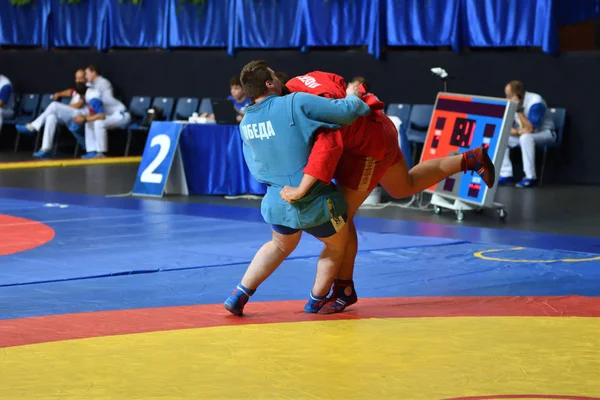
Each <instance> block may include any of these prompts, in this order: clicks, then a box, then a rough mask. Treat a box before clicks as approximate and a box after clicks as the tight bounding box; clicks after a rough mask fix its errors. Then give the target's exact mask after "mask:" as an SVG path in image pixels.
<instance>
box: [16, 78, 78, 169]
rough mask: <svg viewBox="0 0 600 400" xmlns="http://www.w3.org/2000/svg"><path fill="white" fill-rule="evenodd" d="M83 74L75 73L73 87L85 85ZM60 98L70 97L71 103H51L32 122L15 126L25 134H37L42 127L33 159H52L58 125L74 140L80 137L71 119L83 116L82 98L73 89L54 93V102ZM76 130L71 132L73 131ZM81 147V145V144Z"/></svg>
mask: <svg viewBox="0 0 600 400" xmlns="http://www.w3.org/2000/svg"><path fill="white" fill-rule="evenodd" d="M85 83H86V80H85V72H84V70H83V69H78V70H77V71H76V72H75V85H76V86H77V85H78V84H79V85H81V84H85ZM62 97H70V98H71V101H70V102H69V104H68V105H67V104H63V103H61V102H58V101H53V102H52V103H50V104H49V105H48V107H46V109H45V110H44V112H42V113H41V114H40V116H39V117H37V118H36V119H35V120H34V121H33V122H31V123H29V124H26V125H17V126H16V129H17V131H19V132H21V133H25V134H31V133H36V132H39V131H40V129H42V126H43V127H44V134H43V136H42V147H41V148H40V150H39V151H37V152H35V153H33V156H34V157H38V158H50V157H52V145H53V143H54V136H55V134H56V128H57V126H58V124H59V123H61V124H64V125H66V126H67V127H69V129H70V130H71V131H72V132H73V134H74V135H75V137H76V138H78V140H79V137H81V136H82V134H83V132H81V131H80V130H79V129H77V128H78V126H77V125H75V124H73V118H74V117H75V116H77V115H81V114H85V113H86V109H85V108H84V107H83V105H84V104H85V101H84V99H83V96H82V95H81V94H80V93H78V91H77V90H76V89H75V88H72V89H66V90H63V91H62V92H57V93H54V100H58V99H60V98H62ZM71 128H74V129H77V130H75V131H73V129H71ZM81 144H82V145H83V143H81Z"/></svg>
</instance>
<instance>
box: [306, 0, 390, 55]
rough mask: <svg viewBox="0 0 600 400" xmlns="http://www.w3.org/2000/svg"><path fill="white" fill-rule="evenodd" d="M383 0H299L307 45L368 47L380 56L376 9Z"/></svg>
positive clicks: (379, 25)
mask: <svg viewBox="0 0 600 400" xmlns="http://www.w3.org/2000/svg"><path fill="white" fill-rule="evenodd" d="M381 1H382V0H353V1H347V0H328V1H324V0H302V1H301V6H302V7H301V8H302V16H303V25H304V27H305V30H306V45H307V46H309V47H317V46H368V49H369V53H370V54H374V55H375V56H376V57H379V56H380V55H381V46H380V43H379V39H380V29H381V24H380V20H379V8H380V4H381Z"/></svg>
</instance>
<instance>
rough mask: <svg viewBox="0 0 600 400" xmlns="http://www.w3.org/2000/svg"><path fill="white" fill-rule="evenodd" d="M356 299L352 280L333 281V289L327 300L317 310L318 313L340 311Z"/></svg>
mask: <svg viewBox="0 0 600 400" xmlns="http://www.w3.org/2000/svg"><path fill="white" fill-rule="evenodd" d="M357 301H358V296H357V295H356V290H355V289H354V282H353V281H352V280H349V281H342V280H337V279H336V280H335V282H333V290H332V292H331V296H329V298H328V299H327V302H326V303H325V304H324V305H323V306H322V307H321V309H320V310H319V314H334V313H340V312H342V311H344V310H345V309H346V307H350V306H351V305H352V304H354V303H356V302H357Z"/></svg>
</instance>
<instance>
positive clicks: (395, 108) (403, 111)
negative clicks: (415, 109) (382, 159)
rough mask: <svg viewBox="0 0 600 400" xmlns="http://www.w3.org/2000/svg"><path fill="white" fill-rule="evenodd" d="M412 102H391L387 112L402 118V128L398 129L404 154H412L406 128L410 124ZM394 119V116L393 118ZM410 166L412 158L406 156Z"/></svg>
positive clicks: (388, 114) (389, 114) (399, 140)
mask: <svg viewBox="0 0 600 400" xmlns="http://www.w3.org/2000/svg"><path fill="white" fill-rule="evenodd" d="M411 108H412V107H411V105H410V104H398V103H391V104H390V105H389V106H388V107H387V110H386V111H385V114H386V115H387V116H388V117H396V118H398V119H399V120H400V130H399V131H398V142H399V143H400V148H401V149H402V152H403V153H404V154H410V153H411V151H410V143H409V142H408V137H407V136H406V129H407V126H408V120H409V116H410V109H411ZM392 119H393V118H392ZM405 159H406V163H407V166H408V168H409V169H410V168H412V160H411V159H409V158H408V157H406V158H405Z"/></svg>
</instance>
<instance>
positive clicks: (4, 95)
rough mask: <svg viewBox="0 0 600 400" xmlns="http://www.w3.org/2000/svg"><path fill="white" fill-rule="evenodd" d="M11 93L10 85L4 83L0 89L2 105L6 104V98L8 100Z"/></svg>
mask: <svg viewBox="0 0 600 400" xmlns="http://www.w3.org/2000/svg"><path fill="white" fill-rule="evenodd" d="M11 95H12V86H11V85H4V86H2V88H1V89H0V100H2V102H3V103H4V105H8V100H10V96H11Z"/></svg>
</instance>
